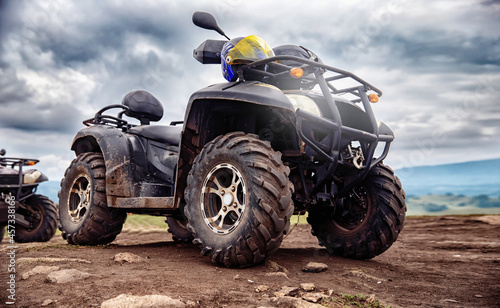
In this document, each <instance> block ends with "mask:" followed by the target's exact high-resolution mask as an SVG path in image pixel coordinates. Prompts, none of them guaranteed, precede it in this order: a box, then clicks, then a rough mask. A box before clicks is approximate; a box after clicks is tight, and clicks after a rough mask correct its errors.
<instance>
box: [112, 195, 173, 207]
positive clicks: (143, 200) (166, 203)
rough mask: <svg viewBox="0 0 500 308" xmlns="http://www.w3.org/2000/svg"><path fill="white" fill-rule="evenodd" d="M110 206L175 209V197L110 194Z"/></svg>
mask: <svg viewBox="0 0 500 308" xmlns="http://www.w3.org/2000/svg"><path fill="white" fill-rule="evenodd" d="M108 206H109V207H113V208H121V209H173V208H174V197H137V198H119V197H113V196H108Z"/></svg>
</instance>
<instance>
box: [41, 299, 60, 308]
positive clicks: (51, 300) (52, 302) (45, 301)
mask: <svg viewBox="0 0 500 308" xmlns="http://www.w3.org/2000/svg"><path fill="white" fill-rule="evenodd" d="M56 302H57V301H55V300H53V299H46V300H44V301H43V303H42V307H46V306H48V305H51V304H55V303H56Z"/></svg>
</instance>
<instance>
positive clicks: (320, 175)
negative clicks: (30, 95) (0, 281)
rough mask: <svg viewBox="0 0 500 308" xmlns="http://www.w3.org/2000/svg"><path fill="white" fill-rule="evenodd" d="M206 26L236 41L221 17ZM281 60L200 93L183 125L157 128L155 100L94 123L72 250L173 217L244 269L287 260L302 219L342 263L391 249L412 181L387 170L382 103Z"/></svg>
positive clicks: (65, 228) (82, 156)
mask: <svg viewBox="0 0 500 308" xmlns="http://www.w3.org/2000/svg"><path fill="white" fill-rule="evenodd" d="M193 22H194V23H195V24H196V25H198V26H200V27H202V28H206V29H212V30H216V31H217V32H219V33H221V34H223V35H224V36H225V34H224V32H223V31H222V30H221V29H220V28H219V27H218V25H217V23H216V21H215V18H214V17H213V16H212V15H210V14H208V13H204V12H196V13H195V14H194V15H193ZM226 42H227V41H217V40H207V41H205V42H203V43H202V44H201V45H200V46H199V47H198V48H197V49H196V50H195V51H194V57H195V59H197V60H198V61H199V62H201V63H203V64H210V63H214V64H220V63H221V59H220V55H221V49H222V47H223V46H224V44H225V43H226ZM274 54H275V55H276V56H273V57H270V58H266V59H262V60H258V61H255V62H252V63H246V64H241V65H239V66H238V67H237V71H236V72H237V77H238V79H237V81H234V82H226V83H221V84H215V85H211V86H209V87H207V88H204V89H201V90H199V91H197V92H195V93H194V94H193V95H192V96H191V98H190V100H189V102H188V105H187V109H186V114H185V118H184V121H183V122H173V123H171V124H170V125H169V126H160V125H150V122H151V121H159V120H160V119H161V118H162V116H163V107H162V105H161V104H160V102H159V101H158V100H157V99H156V98H155V97H153V96H152V95H151V94H150V93H148V92H145V91H134V92H131V93H129V94H127V95H126V96H125V97H124V99H123V102H122V104H120V105H110V106H107V107H104V108H103V109H101V110H100V111H98V112H97V113H96V114H95V116H94V118H92V119H89V120H86V121H84V124H85V125H87V126H88V127H87V128H84V129H82V130H81V131H79V132H78V134H77V135H76V137H75V139H74V141H73V144H72V147H71V149H72V150H73V151H75V153H76V155H77V158H76V159H75V160H74V161H73V162H72V163H71V166H70V167H69V168H68V169H67V171H66V174H65V177H64V179H63V180H62V182H61V191H60V195H59V211H60V212H59V215H60V220H61V225H62V232H63V237H64V238H65V239H67V241H68V242H69V243H72V244H79V245H95V244H104V243H109V242H111V241H113V240H114V239H115V237H116V236H117V235H118V234H119V233H120V231H121V228H122V225H123V223H124V221H125V219H126V213H127V212H128V213H140V214H150V215H160V216H166V217H167V222H168V224H169V226H170V229H171V231H172V232H173V234H174V239H176V240H180V241H191V240H192V241H193V243H195V244H197V245H198V246H199V247H200V249H201V251H202V253H203V254H204V255H208V256H210V257H211V259H212V260H213V261H215V262H218V263H222V264H224V265H226V266H239V267H244V266H250V265H253V264H257V263H259V262H262V261H263V260H264V259H265V258H266V257H268V256H269V255H270V254H272V253H273V252H275V251H276V250H277V249H278V248H279V246H280V244H281V242H282V240H283V237H284V235H285V234H286V233H287V232H288V230H289V226H290V218H291V216H292V214H294V213H303V212H306V211H307V213H308V222H309V223H310V224H311V226H312V233H313V234H314V235H315V236H317V238H318V240H319V243H320V245H323V246H325V247H326V249H327V250H328V251H329V252H330V253H332V254H336V255H340V256H344V257H349V258H356V259H367V258H373V257H375V256H377V255H378V254H380V253H382V252H384V251H385V250H386V249H388V248H389V247H390V246H391V245H392V243H393V242H394V241H396V239H397V237H398V235H399V233H400V231H401V230H402V228H403V224H404V219H405V212H406V205H405V200H404V199H405V194H404V191H403V189H402V187H401V183H400V181H399V179H398V178H397V177H396V176H395V175H394V173H393V171H392V170H391V169H390V168H389V167H387V166H385V165H383V164H382V161H383V159H384V158H385V157H386V155H387V154H388V151H389V146H390V144H391V142H392V141H393V139H394V134H393V132H392V131H391V129H390V128H389V127H388V126H387V125H385V124H383V123H381V122H377V120H376V119H375V116H374V114H373V111H372V108H371V106H370V104H371V102H375V101H377V100H378V97H380V96H381V95H382V92H381V91H380V90H379V89H377V88H376V87H374V86H373V85H371V84H369V83H368V82H366V81H364V80H362V79H361V78H359V77H358V76H356V75H354V74H352V73H350V72H347V71H343V70H340V69H337V68H334V67H331V66H328V65H326V64H323V63H322V62H321V60H320V59H319V58H318V57H317V56H316V55H315V54H314V53H313V52H311V51H310V50H308V49H306V48H304V47H299V46H280V47H277V48H275V49H274ZM315 90H316V91H315ZM368 92H372V93H371V94H369V95H368ZM360 104H361V107H360V106H359V105H360ZM110 109H118V112H117V113H115V115H110V114H109V112H108V111H109V110H110ZM124 116H127V117H131V118H135V119H137V120H139V121H140V125H135V124H131V122H130V121H128V120H126V119H125V118H124ZM181 124H182V125H181ZM379 143H382V144H383V149H382V150H381V151H380V152H381V153H380V154H379V155H378V156H377V157H375V149H376V148H377V146H378V145H379Z"/></svg>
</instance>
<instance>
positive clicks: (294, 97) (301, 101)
mask: <svg viewBox="0 0 500 308" xmlns="http://www.w3.org/2000/svg"><path fill="white" fill-rule="evenodd" d="M286 97H288V99H289V100H290V102H291V103H292V105H293V107H295V110H297V109H299V108H300V109H302V110H305V111H307V112H309V113H312V114H314V115H317V116H318V117H321V112H320V111H319V108H318V105H316V103H315V102H314V100H313V99H312V98H309V97H307V96H304V95H299V94H286Z"/></svg>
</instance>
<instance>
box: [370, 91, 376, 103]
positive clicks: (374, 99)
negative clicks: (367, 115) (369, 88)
mask: <svg viewBox="0 0 500 308" xmlns="http://www.w3.org/2000/svg"><path fill="white" fill-rule="evenodd" d="M368 100H369V101H370V102H372V103H376V102H378V95H377V94H373V93H372V94H370V95H368Z"/></svg>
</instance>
